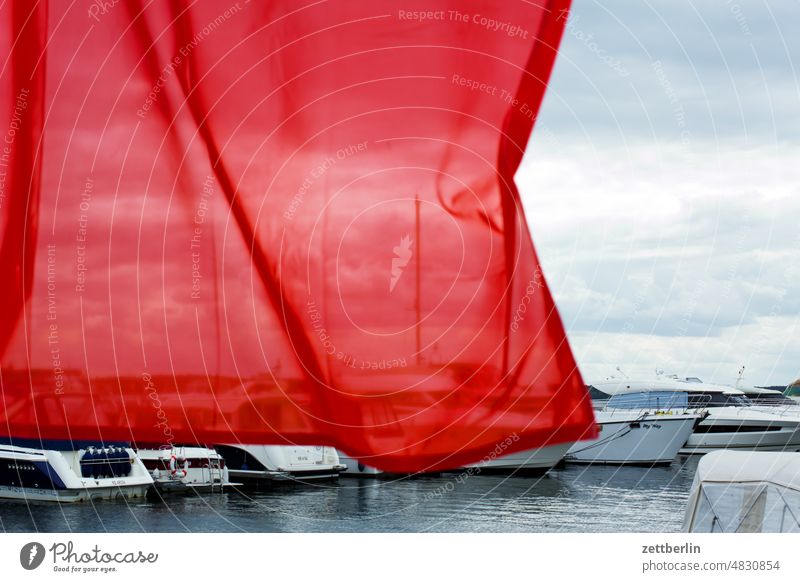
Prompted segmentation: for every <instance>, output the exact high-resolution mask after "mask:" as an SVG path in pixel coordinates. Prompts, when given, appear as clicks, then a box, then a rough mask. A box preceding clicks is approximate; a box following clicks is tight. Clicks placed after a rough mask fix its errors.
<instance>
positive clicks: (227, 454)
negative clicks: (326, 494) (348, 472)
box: [215, 444, 346, 483]
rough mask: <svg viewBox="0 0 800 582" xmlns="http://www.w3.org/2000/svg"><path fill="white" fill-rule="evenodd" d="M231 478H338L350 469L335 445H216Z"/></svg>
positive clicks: (280, 479)
mask: <svg viewBox="0 0 800 582" xmlns="http://www.w3.org/2000/svg"><path fill="white" fill-rule="evenodd" d="M215 448H216V449H217V451H218V452H219V453H220V454H221V455H222V457H223V458H224V459H225V464H226V465H227V467H228V473H229V475H230V478H231V479H234V480H236V481H244V482H248V483H253V482H258V481H312V480H323V479H335V478H337V477H338V476H339V473H341V472H342V471H344V470H345V469H346V467H345V465H343V464H342V463H341V462H340V461H339V455H338V454H337V453H336V449H335V448H333V447H323V446H311V447H307V446H287V445H241V444H225V445H215Z"/></svg>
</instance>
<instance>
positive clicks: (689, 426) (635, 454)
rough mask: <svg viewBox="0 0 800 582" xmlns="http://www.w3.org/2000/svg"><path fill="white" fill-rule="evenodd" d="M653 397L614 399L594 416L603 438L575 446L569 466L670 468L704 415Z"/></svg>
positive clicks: (620, 396) (638, 395) (636, 395)
mask: <svg viewBox="0 0 800 582" xmlns="http://www.w3.org/2000/svg"><path fill="white" fill-rule="evenodd" d="M650 396H651V393H647V392H645V393H630V394H618V395H615V396H612V397H611V398H610V399H609V400H608V403H607V404H606V407H605V409H604V410H600V411H596V412H595V419H596V420H597V428H598V430H599V431H600V434H599V436H598V437H597V438H595V439H592V440H589V441H581V442H577V443H575V444H574V445H573V446H572V448H570V449H569V451H567V454H566V457H565V461H566V462H567V463H583V464H609V465H669V464H670V463H672V461H674V460H675V457H677V456H678V452H679V451H680V450H681V449H682V448H683V447H684V445H685V444H686V441H687V440H688V439H689V436H690V435H691V434H692V432H693V431H694V429H695V426H696V425H697V423H698V422H700V420H701V419H703V418H704V417H705V414H706V413H705V412H701V411H699V410H687V409H686V408H674V407H672V406H670V405H669V403H666V402H663V401H662V402H660V403H659V402H658V400H659V399H658V398H653V399H651V398H650Z"/></svg>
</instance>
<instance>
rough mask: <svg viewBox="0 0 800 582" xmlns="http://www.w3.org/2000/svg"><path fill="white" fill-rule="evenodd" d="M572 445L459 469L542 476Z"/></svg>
mask: <svg viewBox="0 0 800 582" xmlns="http://www.w3.org/2000/svg"><path fill="white" fill-rule="evenodd" d="M572 445H573V443H562V444H557V445H548V446H546V447H540V448H537V449H528V450H525V451H519V452H516V453H510V454H508V455H503V456H499V457H490V458H485V459H483V460H481V461H479V462H477V463H473V464H471V465H467V466H466V467H464V468H462V469H459V470H463V469H479V470H480V472H481V473H483V474H491V473H501V474H508V473H513V474H515V475H542V474H544V473H546V472H547V471H549V470H550V469H552V468H553V467H555V466H556V465H558V464H559V463H560V462H561V460H562V459H563V458H564V455H565V454H566V453H567V451H568V450H569V448H570V447H571V446H572Z"/></svg>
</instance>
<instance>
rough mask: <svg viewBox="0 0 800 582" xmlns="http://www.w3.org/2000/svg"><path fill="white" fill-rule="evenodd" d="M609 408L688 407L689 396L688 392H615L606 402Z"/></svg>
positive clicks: (664, 408)
mask: <svg viewBox="0 0 800 582" xmlns="http://www.w3.org/2000/svg"><path fill="white" fill-rule="evenodd" d="M606 406H607V407H608V408H648V409H658V410H667V409H670V408H688V407H689V398H688V395H687V394H686V392H668V391H663V392H630V393H627V394H615V395H614V396H612V397H611V398H609V400H608V403H607V404H606Z"/></svg>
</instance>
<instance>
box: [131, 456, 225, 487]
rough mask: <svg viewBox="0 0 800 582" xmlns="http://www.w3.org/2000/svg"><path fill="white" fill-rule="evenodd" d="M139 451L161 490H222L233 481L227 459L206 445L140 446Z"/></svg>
mask: <svg viewBox="0 0 800 582" xmlns="http://www.w3.org/2000/svg"><path fill="white" fill-rule="evenodd" d="M137 454H138V455H139V458H140V459H141V460H142V463H143V464H144V466H145V467H146V468H147V470H148V471H150V475H151V476H152V477H153V481H154V482H155V486H156V489H158V491H159V492H161V493H185V492H195V493H202V492H207V491H211V492H213V491H222V490H223V489H224V488H225V487H229V486H231V485H234V484H233V483H231V482H230V480H229V476H228V468H227V467H226V466H225V459H223V458H222V455H220V454H219V453H218V452H217V451H215V450H214V449H209V448H206V447H199V446H195V447H190V446H163V447H159V448H153V449H150V448H139V449H137Z"/></svg>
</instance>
